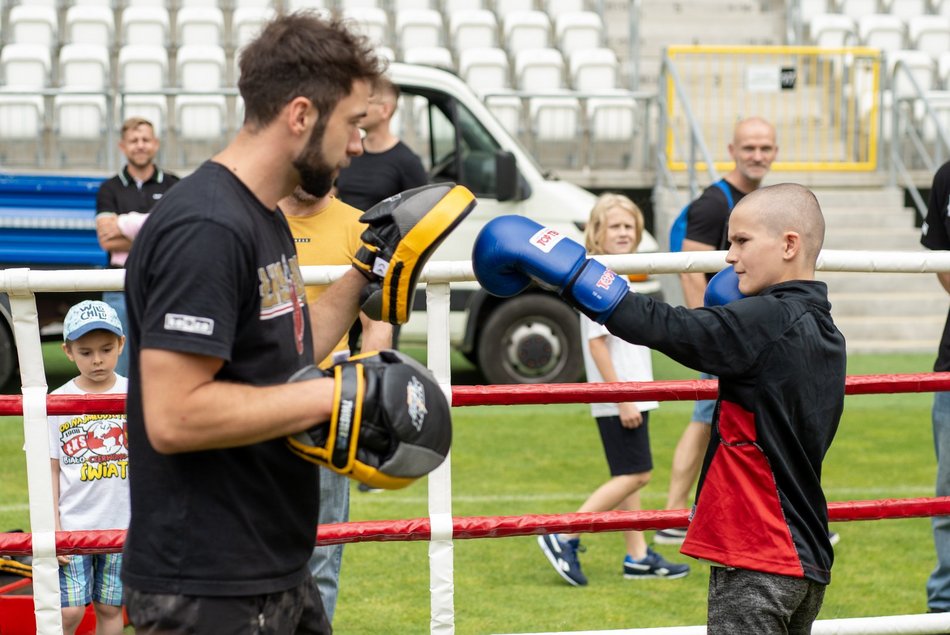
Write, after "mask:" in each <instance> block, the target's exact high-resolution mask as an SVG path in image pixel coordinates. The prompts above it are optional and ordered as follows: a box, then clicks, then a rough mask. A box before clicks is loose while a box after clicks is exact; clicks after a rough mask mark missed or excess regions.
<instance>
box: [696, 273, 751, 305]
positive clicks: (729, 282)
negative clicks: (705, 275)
mask: <svg viewBox="0 0 950 635" xmlns="http://www.w3.org/2000/svg"><path fill="white" fill-rule="evenodd" d="M744 297H745V296H744V295H742V292H741V291H739V276H737V275H736V270H735V269H733V267H732V265H729V266H728V267H726V268H725V269H723V270H722V271H720V272H719V273H717V274H716V275H714V276H713V277H712V279H711V280H710V281H709V284H707V285H706V293H705V295H703V306H722V305H724V304H729V303H730V302H732V301H734V300H741V299H742V298H744Z"/></svg>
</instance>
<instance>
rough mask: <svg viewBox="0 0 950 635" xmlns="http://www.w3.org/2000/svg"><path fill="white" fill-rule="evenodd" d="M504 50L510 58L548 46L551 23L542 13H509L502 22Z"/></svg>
mask: <svg viewBox="0 0 950 635" xmlns="http://www.w3.org/2000/svg"><path fill="white" fill-rule="evenodd" d="M502 28H503V29H504V37H505V48H506V49H508V54H509V55H511V56H512V57H515V56H517V55H518V53H519V52H521V51H524V50H527V49H540V48H547V47H548V46H550V40H551V36H550V34H551V21H550V20H549V19H548V16H547V15H546V14H545V13H544V12H543V11H511V12H509V13H507V14H506V15H505V17H504V20H503V21H502Z"/></svg>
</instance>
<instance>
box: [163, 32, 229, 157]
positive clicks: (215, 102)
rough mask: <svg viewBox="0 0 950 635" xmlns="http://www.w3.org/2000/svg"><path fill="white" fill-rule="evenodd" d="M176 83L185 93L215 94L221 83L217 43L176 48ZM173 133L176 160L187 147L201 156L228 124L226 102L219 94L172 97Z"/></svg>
mask: <svg viewBox="0 0 950 635" xmlns="http://www.w3.org/2000/svg"><path fill="white" fill-rule="evenodd" d="M176 67H177V73H178V83H179V85H180V86H181V89H182V90H183V91H188V92H189V93H196V92H197V93H202V92H203V93H215V92H216V91H220V90H221V88H223V87H224V86H225V73H226V70H225V54H224V49H223V48H221V47H219V46H211V45H201V44H188V45H185V46H182V47H180V48H179V49H178V55H177V59H176ZM174 112H175V132H176V135H175V137H176V140H177V141H178V152H179V157H180V161H181V162H182V163H183V164H187V163H188V159H189V150H191V149H193V148H197V149H198V151H200V154H201V155H202V156H206V155H207V153H208V151H209V150H211V151H214V150H217V149H218V147H220V145H221V143H222V142H223V140H224V135H225V133H226V132H227V127H228V108H227V101H226V99H225V97H224V96H223V95H220V94H206V95H201V94H185V95H178V96H177V97H176V98H175V108H174Z"/></svg>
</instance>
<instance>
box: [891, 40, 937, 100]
mask: <svg viewBox="0 0 950 635" xmlns="http://www.w3.org/2000/svg"><path fill="white" fill-rule="evenodd" d="M886 59H887V71H888V73H887V75H888V84H889V86H888V88H889V89H890V90H891V91H892V92H893V94H894V96H895V97H898V98H899V97H908V96H912V95H914V94H915V92H914V89H913V87H912V85H911V83H910V81H909V80H908V78H907V73H905V72H899V73H897V74H895V73H894V69H895V67H896V66H897V63H898V62H900V63H902V65H903V66H905V67H906V68H907V70H908V71H910V74H911V76H913V78H914V80H915V81H916V82H917V85H918V87H919V88H920V90H922V91H924V92H927V91H929V90H932V89H933V87H934V81H935V77H934V76H935V74H936V73H935V66H936V64H935V62H934V60H933V58H932V57H930V55H929V54H928V53H925V52H923V51H915V50H902V51H894V52H892V53H890V54H889V55H888V56H887V58H886Z"/></svg>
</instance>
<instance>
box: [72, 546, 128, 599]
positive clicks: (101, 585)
mask: <svg viewBox="0 0 950 635" xmlns="http://www.w3.org/2000/svg"><path fill="white" fill-rule="evenodd" d="M121 570H122V554H121V553H100V554H95V555H91V556H70V557H69V562H68V563H67V564H66V565H64V566H61V567H60V568H59V601H60V604H61V605H62V606H86V605H87V604H89V603H90V602H93V601H95V602H98V603H99V604H108V605H109V606H122V580H120V579H119V572H120V571H121Z"/></svg>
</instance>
